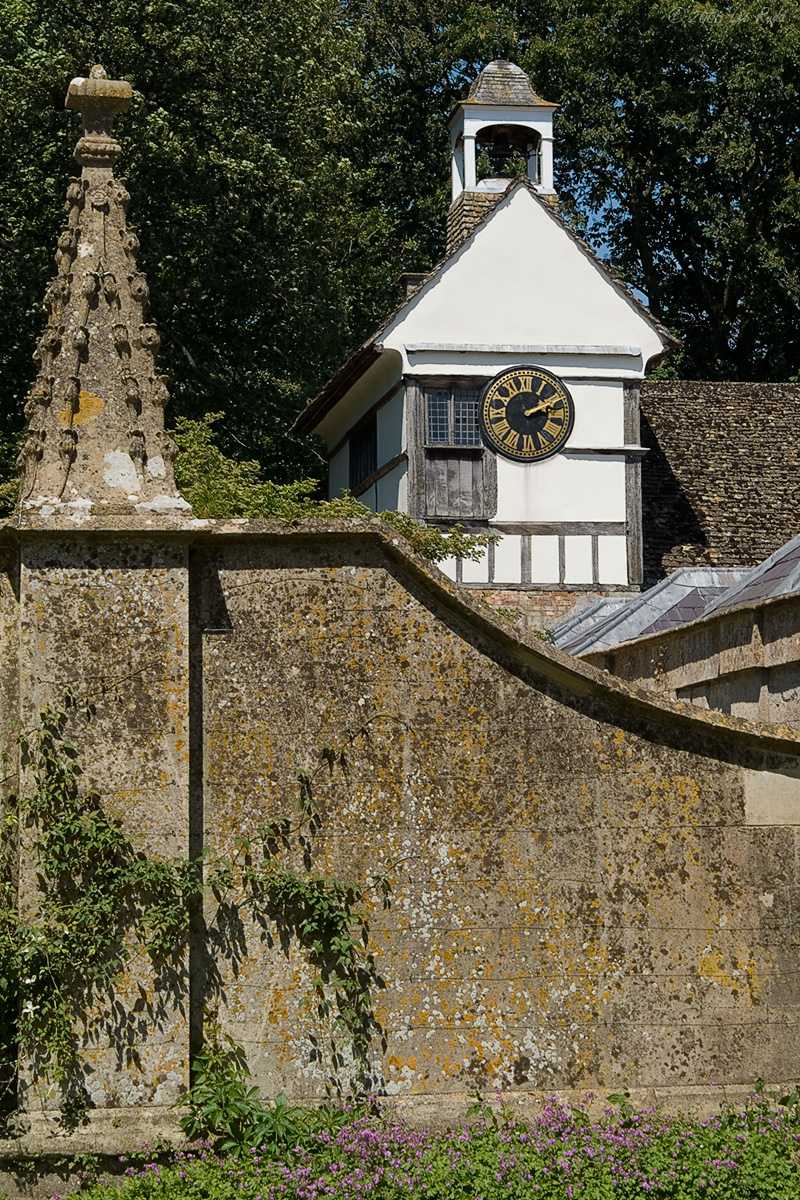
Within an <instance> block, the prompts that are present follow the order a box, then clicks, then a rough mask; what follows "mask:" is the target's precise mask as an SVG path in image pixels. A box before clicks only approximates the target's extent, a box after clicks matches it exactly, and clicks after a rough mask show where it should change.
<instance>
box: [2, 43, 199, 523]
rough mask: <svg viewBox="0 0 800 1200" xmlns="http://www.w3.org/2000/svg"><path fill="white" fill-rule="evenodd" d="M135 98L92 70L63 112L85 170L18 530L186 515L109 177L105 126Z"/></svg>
mask: <svg viewBox="0 0 800 1200" xmlns="http://www.w3.org/2000/svg"><path fill="white" fill-rule="evenodd" d="M130 99H131V86H130V84H129V83H125V82H120V81H119V80H112V79H108V78H107V77H106V73H105V71H104V70H103V68H102V67H99V66H98V67H93V68H92V70H91V73H90V75H89V77H88V78H86V79H73V81H72V83H71V84H70V85H69V91H68V93H67V108H70V109H74V110H77V111H78V112H80V113H81V115H82V117H83V136H82V137H81V139H80V141H79V142H78V146H77V149H76V151H75V157H76V158H77V160H78V162H79V163H80V164H81V166H82V171H81V177H80V179H73V180H71V181H70V183H69V187H68V189H67V205H66V210H67V225H66V228H65V229H63V230H62V232H61V234H60V235H59V238H58V251H57V254H56V264H57V266H58V274H57V276H56V278H55V279H54V280H53V281H52V282H51V283H50V284H49V286H48V288H47V292H46V295H45V309H46V312H47V318H48V319H47V327H46V329H45V331H44V333H43V334H42V337H41V338H40V340H39V343H38V345H37V347H36V352H35V354H34V359H35V361H36V362H37V364H38V367H39V377H38V379H37V380H36V382H35V384H34V386H33V387H32V388H31V391H30V394H29V396H28V400H27V403H26V405H25V415H26V417H27V419H28V436H27V439H26V441H25V443H24V445H23V447H22V451H21V453H20V456H19V459H18V467H19V471H20V474H21V476H22V480H21V488H20V506H21V515H22V519H24V514H25V513H26V512H30V513H34V512H35V513H38V517H37V519H40V518H41V517H42V516H50V514H52V513H56V512H58V513H62V512H66V513H70V512H71V513H73V514H77V515H78V516H79V517H80V519H81V520H82V521H83V520H86V519H89V517H90V516H91V514H92V513H109V512H114V511H117V512H118V511H120V510H122V511H125V512H136V511H138V512H140V513H145V512H147V513H153V512H159V511H161V512H174V511H185V510H187V509H188V508H189V506H188V505H187V504H186V502H185V501H184V500H182V499H181V497H180V496H179V494H178V492H177V489H176V487H175V480H174V476H173V468H172V464H173V460H174V458H175V453H176V450H175V445H174V443H173V441H172V439H171V437H170V435H169V434H168V433H166V431H165V430H164V407H165V405H166V403H167V401H168V399H169V394H168V392H167V389H166V387H165V386H164V383H163V381H162V379H160V378H159V377H158V376H157V374H156V372H155V357H156V354H157V352H158V346H159V337H158V331H157V329H156V327H155V325H153V324H152V323H151V322H149V321H148V320H147V302H148V288H147V281H146V279H145V277H144V275H143V274H142V273H141V272H140V271H139V270H138V269H137V267H136V262H135V253H136V249H137V248H138V240H137V238H136V236H135V234H134V233H133V231H132V230H131V229H129V228H128V224H127V220H126V211H127V205H128V200H129V199H130V197H129V195H128V192H127V191H126V189H125V187H124V186H123V184H122V183H121V182H120V181H119V180H117V179H115V178H114V171H113V166H114V161H115V159H116V157H117V155H118V154H119V149H120V148H119V146H118V144H117V142H116V141H115V140H114V138H113V137H112V136H111V123H112V121H113V119H114V117H115V115H116V114H117V113H122V112H125V110H126V109H127V108H128V105H129V103H130Z"/></svg>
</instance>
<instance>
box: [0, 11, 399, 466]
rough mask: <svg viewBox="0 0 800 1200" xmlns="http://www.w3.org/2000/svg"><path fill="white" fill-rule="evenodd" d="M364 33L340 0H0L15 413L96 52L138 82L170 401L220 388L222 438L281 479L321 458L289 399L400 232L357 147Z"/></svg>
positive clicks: (9, 353)
mask: <svg viewBox="0 0 800 1200" xmlns="http://www.w3.org/2000/svg"><path fill="white" fill-rule="evenodd" d="M360 45H361V36H360V33H359V30H358V29H357V28H356V27H355V26H354V24H353V22H352V21H351V20H350V19H349V17H348V14H347V12H346V10H344V9H343V8H342V6H340V5H339V4H338V3H337V2H336V0H273V2H271V3H270V4H264V3H262V2H261V0H235V2H231V0H181V3H172V2H170V0H104V2H103V3H102V4H97V3H95V0H0V70H2V75H0V150H2V156H3V160H4V163H5V164H6V167H7V169H6V170H5V171H4V173H3V178H2V181H1V182H0V239H2V245H3V249H4V251H5V255H4V265H3V267H2V270H0V371H2V374H3V378H4V380H5V387H4V405H3V417H2V420H3V422H4V424H5V428H6V432H7V433H9V432H11V431H12V430H13V429H14V427H15V424H16V421H17V420H18V416H17V414H19V413H20V412H21V407H22V397H23V395H24V391H25V388H26V386H27V385H28V383H29V382H30V380H31V377H32V367H31V364H30V353H31V351H32V349H33V346H34V344H35V340H36V338H37V336H38V334H39V332H40V329H41V326H42V323H43V317H42V310H41V301H42V296H43V289H44V282H45V279H46V278H47V276H48V274H49V273H52V261H51V256H52V254H53V251H54V248H55V235H56V231H57V229H58V226H59V222H60V219H61V217H60V214H61V208H62V203H63V197H64V191H65V186H66V180H67V177H68V176H69V174H70V173H71V171H74V163H72V162H71V153H72V149H73V146H74V144H75V141H76V140H77V136H78V133H79V124H78V121H77V119H76V118H75V116H74V115H72V114H68V113H66V112H65V111H64V108H63V104H64V94H65V89H66V85H67V82H68V80H69V79H70V77H72V76H74V75H77V74H86V72H87V70H88V68H89V66H90V65H91V64H92V63H93V62H95V61H101V62H102V63H103V64H104V66H105V67H106V69H107V71H108V73H109V75H111V76H116V77H124V78H128V79H130V80H131V81H132V82H133V85H134V89H135V91H134V100H133V104H132V106H131V110H130V112H129V114H128V115H126V116H125V117H124V118H121V119H120V120H119V121H118V126H119V133H120V137H121V141H122V144H123V156H122V158H121V160H120V164H119V172H120V174H122V175H125V176H126V177H127V179H128V182H129V185H130V190H131V193H132V196H133V203H132V206H131V218H132V220H133V221H134V222H136V223H137V224H138V226H139V228H140V230H141V241H142V256H141V264H142V267H143V269H144V270H145V271H146V272H147V273H148V275H149V277H150V279H151V283H152V291H153V296H154V317H155V319H156V321H157V322H158V324H159V327H160V329H161V331H162V334H163V340H164V348H163V351H162V361H163V362H164V364H165V366H166V368H167V369H168V370H169V371H170V373H171V376H172V380H173V393H174V395H173V406H172V409H171V412H172V413H173V414H177V415H180V414H186V415H195V416H200V415H202V413H203V412H205V411H206V410H207V409H208V408H224V410H225V411H226V413H227V414H228V422H227V428H228V430H230V439H231V440H230V445H229V448H232V447H235V446H238V448H239V451H240V453H242V454H243V455H244V456H248V455H252V456H255V457H257V458H258V459H259V461H260V462H261V463H262V464H263V465H265V466H266V467H267V469H268V473H269V475H270V477H271V478H274V479H276V480H283V479H286V478H293V477H294V475H295V473H296V472H297V470H298V462H299V463H300V464H301V469H302V465H303V464H305V463H307V462H309V461H315V455H314V453H313V451H310V450H309V449H308V443H300V442H299V441H298V440H297V439H294V438H293V437H292V436H291V435H290V433H289V432H288V430H289V427H290V425H291V421H292V418H293V416H294V414H295V413H296V412H297V410H298V409H299V407H301V406H302V404H303V403H304V402H305V400H306V399H307V398H308V397H309V395H310V394H313V393H314V391H315V389H316V388H317V387H318V386H319V384H320V383H321V382H322V381H323V380H324V379H325V377H326V376H327V374H328V373H329V372H330V371H331V370H332V369H333V368H334V367H335V365H336V364H337V363H338V362H339V361H340V360H341V359H342V357H343V356H344V355H345V353H346V352H347V351H348V349H349V348H350V345H351V343H352V342H353V340H354V339H357V338H358V336H359V335H360V334H361V333H362V331H363V329H364V326H365V323H368V320H371V319H372V317H373V314H374V311H375V310H376V309H379V308H383V307H384V306H385V305H386V304H387V303H389V299H390V297H389V295H388V294H387V290H386V287H385V286H384V284H385V278H384V276H385V275H386V270H385V267H384V260H385V256H386V255H387V253H390V252H391V249H392V247H391V245H390V244H389V241H390V239H387V235H386V229H385V217H384V214H383V210H382V207H381V204H380V202H379V196H378V194H377V192H376V191H375V189H374V187H373V186H372V184H371V183H370V182H369V179H368V178H367V175H368V168H369V167H370V164H369V163H367V164H366V165H365V164H364V163H363V162H362V161H361V160H362V159H363V154H362V153H361V150H360V146H361V143H362V140H363V120H364V108H365V93H364V84H363V82H362V79H361V74H360ZM387 278H390V276H387ZM365 307H366V308H367V309H368V310H369V318H367V317H366V316H365ZM316 461H317V462H318V458H317V459H316Z"/></svg>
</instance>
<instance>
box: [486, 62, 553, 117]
mask: <svg viewBox="0 0 800 1200" xmlns="http://www.w3.org/2000/svg"><path fill="white" fill-rule="evenodd" d="M467 101H472V103H473V104H494V105H499V106H502V107H505V106H507V105H509V104H520V105H523V106H524V107H525V108H530V107H531V105H544V106H545V107H546V108H553V107H555V106H554V105H551V104H549V103H548V102H547V100H543V99H542V98H541V96H537V95H536V92H535V91H534V90H533V88H532V87H531V81H530V79H529V78H528V76H527V75H526V74H525V72H524V71H523V70H522V67H518V66H516V65H515V64H514V63H512V62H507V61H506V60H505V59H504V58H496V59H495V60H494V62H490V63H487V65H486V66H485V67H484V68H483V70H482V71H481V73H480V75H479V76H478V78H477V79H475V80H473V82H472V86H471V87H470V89H469V92H468V94H467Z"/></svg>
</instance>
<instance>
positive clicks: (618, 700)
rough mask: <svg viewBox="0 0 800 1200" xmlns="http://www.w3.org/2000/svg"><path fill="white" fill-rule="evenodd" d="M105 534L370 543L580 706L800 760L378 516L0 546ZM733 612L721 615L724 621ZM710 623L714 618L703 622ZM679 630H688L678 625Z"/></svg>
mask: <svg viewBox="0 0 800 1200" xmlns="http://www.w3.org/2000/svg"><path fill="white" fill-rule="evenodd" d="M109 535H113V536H115V537H121V538H122V539H124V540H128V538H127V537H126V536H125V535H131V536H135V537H137V538H139V539H142V538H145V539H149V538H151V537H152V538H153V539H154V540H159V541H161V540H164V539H168V540H172V539H178V540H180V541H182V542H186V541H187V540H188V541H190V542H192V543H195V544H198V545H199V544H201V543H202V542H210V543H212V544H213V542H215V541H218V540H219V541H221V540H226V541H228V540H231V539H234V540H248V541H252V540H256V541H264V540H276V539H285V538H291V539H293V540H296V541H298V542H306V543H308V542H310V541H315V540H321V541H324V540H326V539H331V540H333V539H334V538H336V539H337V540H341V539H342V538H344V539H347V540H348V541H353V542H357V541H361V542H370V541H372V542H374V543H375V544H376V545H380V546H381V547H382V549H383V550H384V552H385V553H386V554H387V556H388V557H389V558H390V559H393V560H394V561H395V562H396V563H398V564H399V565H401V566H402V567H403V568H404V569H405V570H407V571H409V572H410V574H412V575H413V576H414V577H415V578H416V579H417V580H419V581H420V582H421V583H423V584H424V586H425V587H426V589H427V590H428V591H430V592H432V593H433V595H434V596H435V598H436V599H437V600H439V601H440V602H443V603H444V604H445V606H446V607H447V608H448V609H449V610H450V611H451V612H452V613H454V614H455V615H457V616H458V617H460V618H461V619H462V620H465V621H466V622H467V624H468V625H470V626H471V627H472V628H473V629H474V630H476V631H477V632H478V633H480V634H481V635H482V636H484V637H486V638H488V639H489V640H490V641H491V642H492V643H493V644H494V645H495V646H497V647H499V648H501V649H502V650H503V651H504V652H505V653H506V654H507V655H509V656H510V657H511V658H512V659H513V660H514V661H515V662H516V663H517V664H518V665H520V666H523V667H525V668H527V669H529V670H533V671H534V672H535V673H537V674H538V675H540V676H542V677H543V678H544V679H546V680H548V681H549V682H550V683H553V684H556V685H557V686H559V687H561V688H563V689H564V691H565V692H567V693H569V694H572V695H573V696H576V697H580V698H581V699H582V700H589V699H592V700H597V701H599V702H604V703H605V704H606V705H611V706H613V707H614V708H616V709H617V710H622V711H624V712H627V713H628V714H629V715H630V716H631V717H633V718H634V719H638V720H643V721H645V722H647V723H648V724H650V725H653V724H656V725H660V726H662V727H666V728H670V729H672V730H678V731H680V732H681V733H685V734H686V735H687V736H701V737H705V738H711V739H712V740H714V741H718V742H721V743H725V744H726V745H727V746H728V747H729V748H731V747H733V748H736V747H738V748H740V749H741V750H745V749H747V750H750V751H752V750H757V751H760V752H762V753H764V752H770V753H777V754H784V755H790V756H792V757H796V756H800V730H798V729H794V728H790V727H788V726H777V725H771V724H767V723H761V722H756V721H749V720H745V719H743V718H741V717H732V716H729V715H727V714H726V713H722V712H717V711H715V710H711V709H709V710H705V709H700V708H698V707H697V706H696V705H693V704H691V703H689V702H688V701H682V700H675V699H672V698H671V697H669V696H665V695H663V694H661V693H657V692H655V691H651V690H650V689H648V688H643V687H639V686H636V685H634V684H628V683H626V682H624V681H623V680H621V679H618V678H616V677H615V676H613V675H610V674H609V673H608V672H607V671H604V670H602V669H601V668H599V667H595V666H593V665H592V664H591V663H590V662H587V661H586V660H585V659H579V658H576V657H574V656H573V655H571V654H568V653H566V652H565V651H562V650H558V649H557V648H556V647H555V646H552V645H550V644H548V643H547V642H544V641H542V640H540V639H539V638H536V637H533V636H526V634H525V633H524V632H523V631H521V630H520V629H519V628H518V627H517V626H516V624H515V623H514V622H513V621H511V620H509V619H508V618H506V617H504V616H502V614H499V613H497V612H496V611H495V610H494V609H493V608H492V607H491V606H490V605H488V604H486V603H485V602H482V601H481V600H479V599H473V597H472V596H471V595H470V593H469V592H468V591H466V590H464V589H463V588H460V587H459V586H458V585H457V584H454V583H453V582H452V581H451V580H450V579H448V578H447V576H446V575H444V574H443V573H442V572H441V571H439V570H438V568H436V567H435V566H433V565H432V564H431V563H430V562H429V561H428V560H426V559H424V558H422V556H421V555H419V554H417V553H416V551H415V550H413V548H412V547H411V545H410V544H409V542H408V541H406V539H405V538H404V537H402V535H401V534H399V533H398V532H397V530H395V529H393V528H392V526H390V525H387V524H386V523H385V522H384V521H382V520H381V519H380V518H379V517H374V518H371V519H367V520H342V519H339V520H321V519H314V520H306V521H298V522H297V523H295V524H287V523H286V522H283V521H277V520H252V519H248V518H232V519H212V518H187V517H186V516H183V517H181V516H179V515H177V514H175V515H174V516H172V515H170V516H168V517H167V516H162V517H159V518H157V519H156V518H154V519H153V522H152V524H150V523H149V522H146V521H144V520H142V519H139V518H132V517H130V516H126V515H125V514H118V515H117V514H111V513H110V514H109V515H108V517H106V518H102V517H94V516H93V517H92V518H91V520H90V521H87V522H86V523H85V524H82V525H79V526H77V527H76V526H75V523H74V522H72V521H70V520H69V519H67V518H64V517H58V518H57V519H56V520H54V519H53V518H52V517H50V518H47V519H41V523H37V524H36V525H33V526H32V525H31V524H29V523H28V522H27V521H26V523H25V526H24V528H22V529H17V528H15V525H14V519H13V518H11V519H10V520H8V521H6V522H5V523H4V525H2V526H0V544H2V542H3V540H6V539H9V538H13V539H23V540H26V541H27V540H28V539H35V540H40V539H45V538H46V539H53V538H55V539H58V540H65V539H74V538H76V537H78V538H80V539H86V540H87V541H95V540H97V539H102V538H108V537H109ZM734 611H735V610H731V612H726V613H725V614H724V615H725V617H726V619H729V618H730V616H731V613H732V612H734ZM708 619H712V618H708ZM681 628H682V629H686V628H689V626H681Z"/></svg>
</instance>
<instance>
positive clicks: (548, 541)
mask: <svg viewBox="0 0 800 1200" xmlns="http://www.w3.org/2000/svg"><path fill="white" fill-rule="evenodd" d="M558 563H559V550H558V538H557V537H552V536H548V535H547V534H540V535H539V536H538V537H537V536H534V537H532V538H531V583H558V574H559V572H558Z"/></svg>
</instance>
